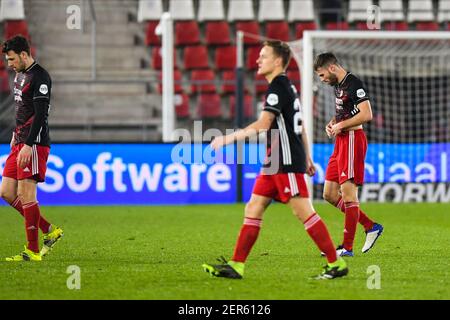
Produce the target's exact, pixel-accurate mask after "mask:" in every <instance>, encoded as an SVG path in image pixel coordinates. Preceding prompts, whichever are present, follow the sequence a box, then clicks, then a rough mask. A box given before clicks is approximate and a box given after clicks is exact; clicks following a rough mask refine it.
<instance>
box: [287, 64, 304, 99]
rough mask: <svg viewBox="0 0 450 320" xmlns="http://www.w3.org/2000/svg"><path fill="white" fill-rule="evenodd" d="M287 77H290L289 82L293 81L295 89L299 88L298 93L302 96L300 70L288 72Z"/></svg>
mask: <svg viewBox="0 0 450 320" xmlns="http://www.w3.org/2000/svg"><path fill="white" fill-rule="evenodd" d="M287 76H288V78H289V80H291V82H292V84H293V85H294V86H295V88H297V92H298V93H299V94H300V87H301V83H300V71H299V70H298V69H297V70H288V71H287Z"/></svg>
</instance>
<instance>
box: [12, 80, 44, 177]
mask: <svg viewBox="0 0 450 320" xmlns="http://www.w3.org/2000/svg"><path fill="white" fill-rule="evenodd" d="M35 77H36V79H33V82H34V83H33V84H32V87H33V107H34V116H33V122H32V124H31V129H30V133H29V134H28V137H27V139H26V140H25V144H24V146H23V147H22V149H21V150H20V152H19V156H18V158H17V161H18V164H19V166H20V167H21V168H22V169H23V168H25V167H26V166H27V164H28V163H29V162H30V160H31V150H32V146H33V144H34V141H35V140H36V138H37V136H38V134H39V131H40V130H41V128H42V127H43V126H44V124H45V115H46V114H47V113H48V107H49V99H50V92H49V91H50V89H49V88H50V85H51V84H50V79H46V78H39V77H37V76H35Z"/></svg>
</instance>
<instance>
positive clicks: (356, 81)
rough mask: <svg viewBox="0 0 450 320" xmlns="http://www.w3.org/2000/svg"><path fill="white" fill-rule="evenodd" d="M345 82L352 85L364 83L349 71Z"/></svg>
mask: <svg viewBox="0 0 450 320" xmlns="http://www.w3.org/2000/svg"><path fill="white" fill-rule="evenodd" d="M347 82H348V84H349V85H352V86H363V85H364V84H363V82H362V80H361V79H360V78H359V77H358V76H356V75H354V74H353V73H351V72H350V73H349V74H348V75H347Z"/></svg>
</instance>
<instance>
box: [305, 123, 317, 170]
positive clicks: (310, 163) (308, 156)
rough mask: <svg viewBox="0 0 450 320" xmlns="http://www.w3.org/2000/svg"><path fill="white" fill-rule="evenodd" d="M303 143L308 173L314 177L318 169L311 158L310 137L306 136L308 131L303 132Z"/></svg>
mask: <svg viewBox="0 0 450 320" xmlns="http://www.w3.org/2000/svg"><path fill="white" fill-rule="evenodd" d="M302 142H303V148H304V149H305V155H306V173H307V174H308V175H309V176H311V177H312V176H313V175H314V174H315V173H316V167H315V166H314V162H313V160H312V158H311V152H310V150H309V143H308V135H307V134H306V130H302Z"/></svg>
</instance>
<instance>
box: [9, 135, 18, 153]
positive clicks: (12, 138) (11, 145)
mask: <svg viewBox="0 0 450 320" xmlns="http://www.w3.org/2000/svg"><path fill="white" fill-rule="evenodd" d="M15 135H16V133H15V132H14V131H13V133H12V137H11V142H10V143H9V146H10V147H11V149H12V147H13V146H14V137H15Z"/></svg>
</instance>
